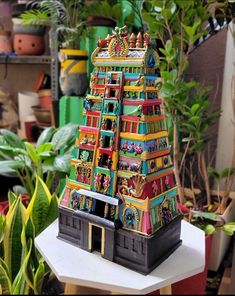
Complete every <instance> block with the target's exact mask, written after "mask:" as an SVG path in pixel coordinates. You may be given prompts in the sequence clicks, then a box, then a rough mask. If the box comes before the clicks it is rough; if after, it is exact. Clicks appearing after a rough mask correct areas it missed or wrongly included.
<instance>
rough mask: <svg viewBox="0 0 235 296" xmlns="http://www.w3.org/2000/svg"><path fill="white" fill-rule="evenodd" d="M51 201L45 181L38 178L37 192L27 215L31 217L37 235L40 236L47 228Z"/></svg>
mask: <svg viewBox="0 0 235 296" xmlns="http://www.w3.org/2000/svg"><path fill="white" fill-rule="evenodd" d="M50 201H51V193H50V191H49V190H48V188H47V186H46V184H45V183H44V181H43V180H42V179H41V178H40V177H37V178H36V187H35V191H34V194H33V197H32V199H31V201H30V203H29V205H28V208H27V213H28V215H29V216H30V217H31V219H32V222H33V224H34V227H35V235H38V234H39V233H40V232H41V231H42V230H43V229H44V228H45V227H44V226H45V223H46V221H47V219H48V210H49V206H50Z"/></svg>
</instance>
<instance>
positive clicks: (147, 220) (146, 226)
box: [141, 212, 152, 234]
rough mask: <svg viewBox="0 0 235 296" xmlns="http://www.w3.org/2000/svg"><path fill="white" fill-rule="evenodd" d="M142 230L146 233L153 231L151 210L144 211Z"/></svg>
mask: <svg viewBox="0 0 235 296" xmlns="http://www.w3.org/2000/svg"><path fill="white" fill-rule="evenodd" d="M141 232H144V233H147V234H151V233H152V227H151V222H150V215H149V212H144V213H143V219H142V229H141Z"/></svg>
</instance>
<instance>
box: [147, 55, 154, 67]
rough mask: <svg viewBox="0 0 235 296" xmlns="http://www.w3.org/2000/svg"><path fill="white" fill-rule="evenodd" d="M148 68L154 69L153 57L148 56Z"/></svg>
mask: <svg viewBox="0 0 235 296" xmlns="http://www.w3.org/2000/svg"><path fill="white" fill-rule="evenodd" d="M148 66H149V67H150V68H154V66H155V59H154V57H153V55H150V56H149V60H148Z"/></svg>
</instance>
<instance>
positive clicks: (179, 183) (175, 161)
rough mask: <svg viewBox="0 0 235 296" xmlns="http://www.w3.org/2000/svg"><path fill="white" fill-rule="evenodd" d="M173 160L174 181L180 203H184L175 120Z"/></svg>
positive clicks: (175, 123)
mask: <svg viewBox="0 0 235 296" xmlns="http://www.w3.org/2000/svg"><path fill="white" fill-rule="evenodd" d="M173 129H174V133H173V139H174V140H173V143H174V144H173V146H174V147H173V151H174V152H173V160H174V170H175V179H176V185H177V187H178V195H179V200H180V203H181V204H183V203H184V201H185V200H184V191H183V188H182V185H181V180H180V173H179V160H178V152H179V143H178V128H177V122H176V119H174V120H173Z"/></svg>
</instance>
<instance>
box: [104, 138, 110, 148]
mask: <svg viewBox="0 0 235 296" xmlns="http://www.w3.org/2000/svg"><path fill="white" fill-rule="evenodd" d="M109 144H110V137H108V136H105V137H104V142H103V148H109Z"/></svg>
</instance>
